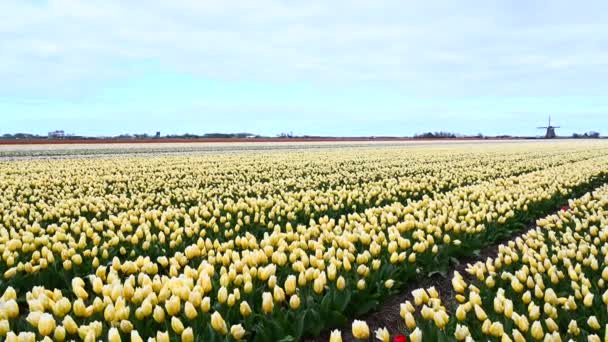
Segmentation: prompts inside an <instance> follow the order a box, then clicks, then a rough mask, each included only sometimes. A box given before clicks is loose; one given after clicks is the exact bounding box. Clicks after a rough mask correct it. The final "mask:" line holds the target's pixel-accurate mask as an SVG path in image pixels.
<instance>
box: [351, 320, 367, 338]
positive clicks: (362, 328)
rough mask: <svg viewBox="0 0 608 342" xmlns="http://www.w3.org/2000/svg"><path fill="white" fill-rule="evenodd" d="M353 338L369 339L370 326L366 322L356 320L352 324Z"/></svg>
mask: <svg viewBox="0 0 608 342" xmlns="http://www.w3.org/2000/svg"><path fill="white" fill-rule="evenodd" d="M352 333H353V336H354V337H355V338H356V339H358V340H364V339H367V338H369V326H367V323H365V322H364V321H359V320H354V321H353V324H352Z"/></svg>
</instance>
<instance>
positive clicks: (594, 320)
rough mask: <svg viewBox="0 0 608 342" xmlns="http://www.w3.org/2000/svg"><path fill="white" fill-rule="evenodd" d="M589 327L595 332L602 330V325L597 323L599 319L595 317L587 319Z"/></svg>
mask: <svg viewBox="0 0 608 342" xmlns="http://www.w3.org/2000/svg"><path fill="white" fill-rule="evenodd" d="M587 325H589V327H590V328H591V329H593V330H599V329H600V323H599V322H598V321H597V317H595V316H590V317H589V318H588V319H587Z"/></svg>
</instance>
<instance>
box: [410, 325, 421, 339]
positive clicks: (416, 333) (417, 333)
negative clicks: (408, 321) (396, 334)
mask: <svg viewBox="0 0 608 342" xmlns="http://www.w3.org/2000/svg"><path fill="white" fill-rule="evenodd" d="M409 340H410V342H422V331H421V330H420V329H419V328H416V329H414V331H412V333H411V334H410V338H409Z"/></svg>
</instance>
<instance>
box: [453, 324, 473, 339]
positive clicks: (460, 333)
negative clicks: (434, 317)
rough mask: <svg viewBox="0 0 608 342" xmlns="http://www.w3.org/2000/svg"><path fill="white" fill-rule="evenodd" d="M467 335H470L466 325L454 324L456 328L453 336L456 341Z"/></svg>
mask: <svg viewBox="0 0 608 342" xmlns="http://www.w3.org/2000/svg"><path fill="white" fill-rule="evenodd" d="M468 336H471V333H470V332H469V328H468V327H467V326H466V325H460V324H456V330H455V331H454V337H456V340H457V341H464V340H465V339H466V338H467V337H468Z"/></svg>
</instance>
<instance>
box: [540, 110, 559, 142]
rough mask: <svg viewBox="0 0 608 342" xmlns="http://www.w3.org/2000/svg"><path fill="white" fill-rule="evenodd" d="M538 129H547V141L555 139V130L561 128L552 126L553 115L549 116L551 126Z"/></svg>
mask: <svg viewBox="0 0 608 342" xmlns="http://www.w3.org/2000/svg"><path fill="white" fill-rule="evenodd" d="M536 128H538V129H546V130H547V133H545V139H553V138H555V137H556V135H555V129H556V128H559V126H551V115H549V124H548V125H547V126H545V127H536Z"/></svg>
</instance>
